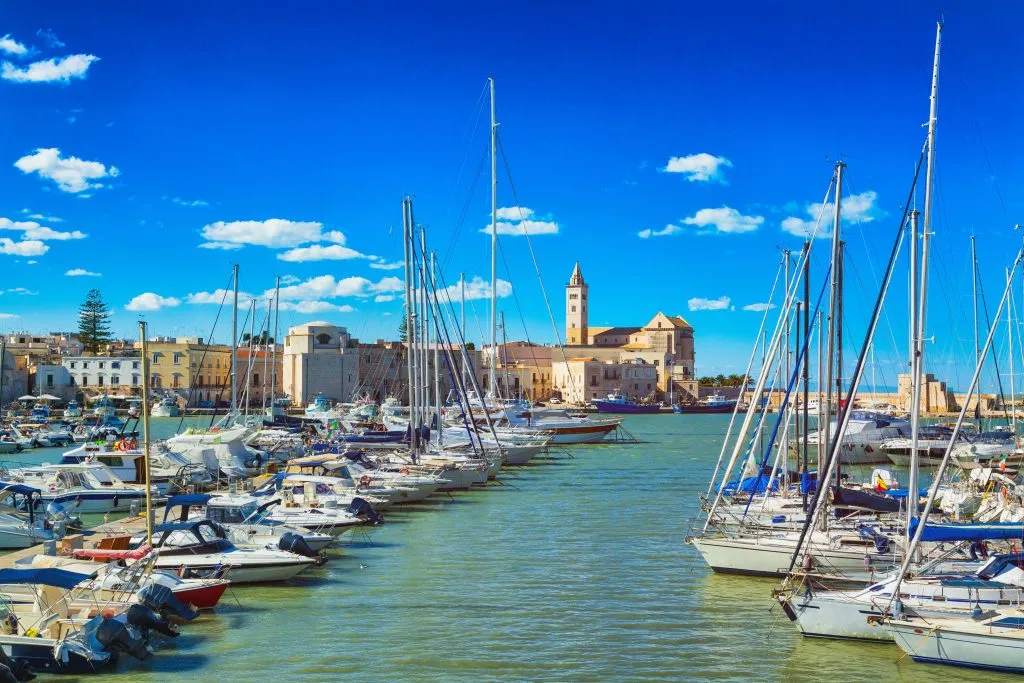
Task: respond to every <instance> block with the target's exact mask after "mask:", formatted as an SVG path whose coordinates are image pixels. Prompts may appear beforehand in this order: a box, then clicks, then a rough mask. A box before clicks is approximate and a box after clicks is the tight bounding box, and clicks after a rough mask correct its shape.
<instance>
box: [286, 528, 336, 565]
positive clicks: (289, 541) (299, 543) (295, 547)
mask: <svg viewBox="0 0 1024 683" xmlns="http://www.w3.org/2000/svg"><path fill="white" fill-rule="evenodd" d="M277 547H278V548H280V549H281V550H284V551H285V552H289V553H295V554H296V555H302V556H303V557H311V558H313V559H315V560H316V564H317V566H318V567H319V566H321V565H323V564H325V563H326V562H327V558H326V557H324V556H323V555H321V554H320V553H318V552H317V551H315V550H313V549H312V548H311V547H309V544H308V543H306V539H304V538H303V537H302V536H299V535H298V534H296V533H293V532H291V531H289V532H287V533H285V534H284V535H282V536H281V540H280V541H278V543H277Z"/></svg>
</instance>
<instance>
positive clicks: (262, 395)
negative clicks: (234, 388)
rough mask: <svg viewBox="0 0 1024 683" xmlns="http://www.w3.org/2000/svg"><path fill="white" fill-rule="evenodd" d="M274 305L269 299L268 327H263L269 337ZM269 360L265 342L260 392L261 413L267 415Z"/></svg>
mask: <svg viewBox="0 0 1024 683" xmlns="http://www.w3.org/2000/svg"><path fill="white" fill-rule="evenodd" d="M273 305H274V302H273V301H271V300H270V299H267V325H266V327H264V328H263V329H264V330H266V331H267V332H266V335H267V337H269V336H270V314H271V313H272V312H273V308H272V307H273ZM260 336H263V332H262V331H261V332H260ZM264 339H266V338H265V337H264ZM256 348H257V349H259V347H256ZM269 360H270V354H269V353H267V345H266V344H264V345H263V391H261V392H260V414H261V415H266V414H267V377H268V373H267V363H268V362H269Z"/></svg>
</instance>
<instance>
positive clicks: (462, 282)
mask: <svg viewBox="0 0 1024 683" xmlns="http://www.w3.org/2000/svg"><path fill="white" fill-rule="evenodd" d="M459 289H460V291H461V292H462V297H461V298H462V305H461V306H460V307H459V312H460V313H461V314H462V337H463V339H465V337H466V274H465V273H459ZM459 360H462V359H461V357H460V359H459ZM461 366H462V386H466V370H467V368H466V364H465V363H464V362H463V363H461ZM478 398H480V399H481V400H482V399H483V396H479V397H478ZM466 402H467V404H468V402H469V397H468V396H467V397H466ZM469 411H470V414H472V412H473V408H472V407H471V406H470V407H469Z"/></svg>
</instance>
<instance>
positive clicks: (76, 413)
mask: <svg viewBox="0 0 1024 683" xmlns="http://www.w3.org/2000/svg"><path fill="white" fill-rule="evenodd" d="M64 417H65V418H66V419H69V420H76V419H78V418H80V417H82V406H81V405H79V403H78V401H73V400H72V401H68V404H67V405H66V406H65V407H64Z"/></svg>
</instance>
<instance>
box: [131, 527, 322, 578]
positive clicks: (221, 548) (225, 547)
mask: <svg viewBox="0 0 1024 683" xmlns="http://www.w3.org/2000/svg"><path fill="white" fill-rule="evenodd" d="M145 541H146V535H145V534H142V535H139V536H134V537H132V539H131V544H132V545H133V546H136V547H139V546H142V544H143V543H145ZM152 545H153V548H154V549H155V550H156V551H157V558H156V560H155V562H154V566H155V567H156V568H157V569H165V570H170V571H172V572H175V573H177V574H179V576H203V575H206V574H215V573H218V572H219V571H221V570H222V569H224V568H228V577H229V580H230V581H231V583H265V582H274V581H286V580H288V579H291V578H293V577H295V576H297V575H298V574H299V573H301V572H302V571H304V570H306V569H308V568H309V567H312V566H314V565H315V564H318V561H317V560H315V559H313V558H311V557H305V556H303V555H298V554H296V553H293V552H288V551H285V550H279V549H273V548H239V547H238V546H236V545H234V544H233V543H231V541H229V540H228V539H227V533H226V532H225V531H224V529H223V527H221V526H220V525H219V524H217V523H215V522H211V521H210V520H206V519H203V520H198V521H186V522H173V523H167V524H159V525H157V526H155V527H153V543H152Z"/></svg>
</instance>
